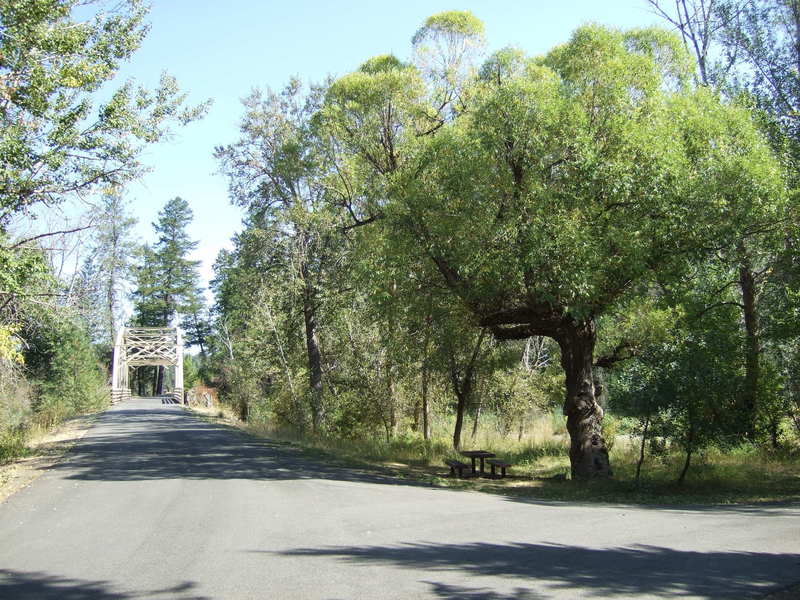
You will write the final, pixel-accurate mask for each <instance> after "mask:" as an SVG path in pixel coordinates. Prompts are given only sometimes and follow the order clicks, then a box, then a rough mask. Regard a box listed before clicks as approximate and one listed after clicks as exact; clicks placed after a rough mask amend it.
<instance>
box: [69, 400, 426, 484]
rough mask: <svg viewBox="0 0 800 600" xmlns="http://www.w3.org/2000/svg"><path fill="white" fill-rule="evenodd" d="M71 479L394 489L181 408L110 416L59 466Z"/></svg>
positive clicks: (375, 475) (385, 479) (386, 480)
mask: <svg viewBox="0 0 800 600" xmlns="http://www.w3.org/2000/svg"><path fill="white" fill-rule="evenodd" d="M56 468H57V469H60V470H62V471H63V472H64V476H65V477H67V478H68V479H81V480H102V481H141V480H151V479H252V480H289V479H331V480H339V481H357V482H364V483H383V484H393V485H427V484H423V483H419V482H405V481H403V480H401V479H399V478H397V477H393V476H391V475H390V474H388V473H386V474H382V473H380V472H379V471H373V470H370V471H361V470H359V469H354V468H348V467H342V466H337V465H333V464H326V463H324V462H321V461H317V460H313V459H311V458H309V457H308V456H307V455H306V454H304V452H303V450H301V449H299V448H297V447H294V446H291V445H288V444H284V443H280V442H274V441H270V440H262V439H256V438H253V437H251V436H248V435H246V434H244V433H241V432H238V431H236V430H233V429H231V428H227V427H222V426H218V425H213V424H209V423H206V422H204V421H202V420H200V419H198V418H197V417H195V416H193V415H191V414H188V413H186V412H184V410H183V409H182V408H180V407H169V406H160V405H159V406H157V407H151V408H146V409H143V408H130V409H125V408H119V407H116V408H114V409H112V410H110V411H108V412H106V413H105V414H103V415H102V416H101V417H100V418H99V419H98V420H97V422H96V423H95V426H94V427H93V429H92V430H90V431H89V433H88V434H87V435H86V436H85V437H84V438H83V439H82V440H81V441H80V443H78V444H76V446H75V447H74V448H73V450H72V452H71V453H70V455H69V458H68V460H66V461H64V462H62V463H60V464H59V465H57V466H56Z"/></svg>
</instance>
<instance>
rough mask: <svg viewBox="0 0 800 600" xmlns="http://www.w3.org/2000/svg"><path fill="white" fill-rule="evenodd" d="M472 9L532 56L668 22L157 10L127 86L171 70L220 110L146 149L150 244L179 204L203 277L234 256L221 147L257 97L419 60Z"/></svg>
mask: <svg viewBox="0 0 800 600" xmlns="http://www.w3.org/2000/svg"><path fill="white" fill-rule="evenodd" d="M454 9H457V10H470V11H472V12H473V13H474V14H475V15H476V16H477V17H478V18H479V19H481V20H482V21H483V22H484V24H485V26H486V37H487V40H488V50H489V51H492V50H495V49H498V48H502V47H504V46H509V45H512V46H517V47H520V48H522V49H523V50H525V51H526V52H528V53H530V54H540V53H543V52H546V51H547V50H548V49H550V48H551V47H553V46H555V45H557V44H560V43H563V42H565V41H567V39H568V38H569V36H570V33H571V32H572V31H573V30H574V29H575V28H576V27H578V26H580V25H581V24H583V23H586V22H596V23H602V24H607V25H613V26H617V27H623V28H626V27H636V26H642V25H652V24H659V20H658V19H657V17H655V15H653V14H652V12H650V11H649V10H648V7H647V3H646V1H645V0H561V1H560V2H559V1H552V0H546V1H545V0H484V1H461V2H453V1H448V2H440V1H437V0H428V1H422V0H403V1H401V2H393V3H388V2H375V1H367V0H358V1H357V0H340V1H335V2H324V1H321V0H282V1H274V0H265V1H257V0H228V1H227V2H219V1H217V0H152V10H151V12H150V19H149V20H150V22H151V27H152V28H151V31H150V34H149V35H148V37H147V38H146V39H145V41H144V43H143V45H142V47H141V48H140V50H139V51H138V52H137V53H136V54H135V55H134V57H133V59H132V61H131V62H130V63H129V64H128V65H126V67H125V68H124V69H123V71H122V72H121V73H120V79H125V78H130V77H132V78H135V79H136V81H137V82H139V83H143V84H146V85H149V86H155V84H156V83H157V81H158V78H159V75H160V73H161V72H162V71H164V70H166V71H168V72H169V73H170V74H172V75H174V76H176V78H177V79H178V82H179V83H180V85H181V87H182V88H183V89H184V90H185V91H187V92H189V97H190V99H191V101H193V102H200V101H203V100H205V99H207V98H211V99H213V100H214V105H213V106H212V108H211V110H210V112H209V114H208V116H207V117H206V118H205V119H204V120H203V121H201V122H198V123H193V124H191V125H189V126H187V127H186V128H183V129H181V130H179V131H178V132H176V136H175V138H174V139H173V140H171V141H170V142H166V143H162V144H159V145H158V146H155V147H151V148H149V149H148V150H147V152H146V154H145V156H144V161H145V163H146V164H147V165H148V166H150V167H151V168H152V172H151V173H150V174H149V175H147V176H146V177H145V178H144V179H143V180H142V181H140V182H136V183H134V184H132V185H131V186H130V187H129V189H128V193H127V198H128V200H129V201H130V203H131V206H132V209H133V211H132V212H133V213H134V215H135V216H136V217H137V218H138V219H139V225H138V234H139V237H140V239H141V240H142V241H152V239H153V232H152V227H151V223H152V222H153V221H154V220H155V219H156V216H157V213H158V210H159V209H160V208H161V206H163V205H164V203H165V202H166V201H167V200H168V199H170V198H173V197H175V196H181V197H182V198H185V199H186V200H187V201H188V202H189V203H190V205H191V206H192V209H193V211H194V215H195V220H194V223H193V225H192V227H191V228H190V231H189V233H190V235H191V236H192V238H193V239H196V240H199V241H200V247H199V248H198V251H197V252H196V254H195V256H194V258H196V259H198V260H201V261H203V266H202V274H203V277H204V279H206V280H207V279H208V278H209V277H210V276H211V273H212V271H211V265H212V264H213V262H214V259H215V257H216V255H217V253H218V252H219V250H220V249H221V248H223V247H230V238H231V236H232V235H233V234H234V233H235V232H236V231H238V230H239V229H240V228H241V217H242V215H241V212H240V211H239V209H237V208H236V207H233V206H231V204H230V202H229V201H228V197H227V182H226V181H225V179H224V178H223V177H222V176H221V175H218V174H215V172H216V170H217V164H216V162H215V161H214V159H213V157H212V153H213V149H214V147H215V146H217V145H223V144H226V143H230V142H233V141H235V140H236V138H237V128H238V121H239V119H240V116H241V114H242V110H241V104H240V99H241V98H243V97H244V96H246V95H247V94H248V93H249V91H250V90H251V89H252V88H254V87H271V88H273V89H279V88H281V87H282V86H283V85H284V84H285V83H286V82H287V81H288V80H289V78H290V77H293V76H298V77H300V78H301V79H303V80H305V81H320V80H322V79H324V78H325V77H326V76H327V75H329V74H331V75H334V76H336V75H343V74H345V73H347V72H350V71H352V70H354V69H355V68H357V67H358V65H359V64H361V63H362V62H363V61H364V60H366V59H367V58H369V57H371V56H374V55H377V54H385V53H388V52H391V53H394V54H395V55H397V56H398V57H400V58H408V57H409V55H410V47H411V44H410V39H411V36H412V35H413V34H414V32H415V31H416V30H417V28H418V27H419V26H420V25H421V24H422V22H423V21H424V20H425V18H426V17H428V16H430V15H432V14H434V13H437V12H440V11H443V10H454Z"/></svg>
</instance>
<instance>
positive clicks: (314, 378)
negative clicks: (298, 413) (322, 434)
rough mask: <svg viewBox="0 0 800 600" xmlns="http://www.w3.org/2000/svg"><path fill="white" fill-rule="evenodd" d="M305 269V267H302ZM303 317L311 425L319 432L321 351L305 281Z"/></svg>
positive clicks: (309, 288)
mask: <svg viewBox="0 0 800 600" xmlns="http://www.w3.org/2000/svg"><path fill="white" fill-rule="evenodd" d="M303 270H304V271H305V269H303ZM303 317H304V319H305V326H306V351H307V353H308V378H309V386H310V389H311V427H312V430H313V431H314V433H319V431H320V429H321V428H322V423H323V420H324V411H323V403H322V400H323V399H322V353H321V352H320V349H319V338H318V337H317V317H316V310H315V306H314V289H313V287H312V286H311V285H310V284H309V283H306V289H305V292H304V294H303Z"/></svg>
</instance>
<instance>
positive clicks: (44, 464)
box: [0, 411, 102, 503]
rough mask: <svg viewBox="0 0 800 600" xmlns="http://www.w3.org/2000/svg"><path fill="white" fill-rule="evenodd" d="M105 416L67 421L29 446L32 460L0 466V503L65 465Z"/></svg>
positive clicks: (96, 415) (91, 415)
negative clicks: (68, 456)
mask: <svg viewBox="0 0 800 600" xmlns="http://www.w3.org/2000/svg"><path fill="white" fill-rule="evenodd" d="M101 414H102V411H101V412H97V413H93V414H90V415H80V416H77V417H73V418H71V419H67V420H66V421H64V422H63V423H61V424H60V425H58V426H57V427H55V428H53V429H51V430H50V431H48V432H46V433H44V434H42V435H40V436H37V437H36V438H35V439H34V440H32V441H31V442H30V444H29V448H30V449H31V454H30V456H26V457H24V458H20V459H17V460H14V461H12V462H10V463H8V464H5V465H0V503H3V502H5V501H6V500H7V499H8V498H10V497H11V496H12V495H14V494H15V493H16V492H18V491H19V490H21V489H23V488H25V487H27V486H29V485H30V484H31V483H33V482H34V481H36V479H38V478H39V477H40V476H41V475H43V474H44V473H45V471H47V469H49V468H51V467H52V466H54V465H56V464H58V463H59V462H61V460H63V459H64V457H65V456H66V455H67V453H68V452H69V451H70V450H71V449H72V447H73V446H74V445H75V444H76V443H77V442H78V441H79V440H80V439H81V438H83V436H84V435H86V432H87V431H89V429H91V427H92V425H93V424H94V422H95V421H96V420H97V417H98V416H99V415H101Z"/></svg>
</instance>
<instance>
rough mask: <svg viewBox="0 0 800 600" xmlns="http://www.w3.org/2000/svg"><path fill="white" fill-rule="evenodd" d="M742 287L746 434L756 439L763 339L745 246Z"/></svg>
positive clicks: (744, 430) (740, 269)
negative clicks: (761, 337)
mask: <svg viewBox="0 0 800 600" xmlns="http://www.w3.org/2000/svg"><path fill="white" fill-rule="evenodd" d="M739 260H740V262H739V265H740V266H739V287H740V289H741V292H742V314H743V317H744V331H745V373H744V390H743V393H742V413H743V414H742V417H743V420H744V422H743V428H742V430H743V433H744V434H745V435H746V436H747V437H748V438H750V439H753V437H754V435H755V429H756V412H757V410H758V388H759V383H760V381H759V380H760V378H761V364H760V355H761V339H760V331H759V323H758V309H757V307H756V302H757V299H756V296H757V292H756V282H755V277H754V276H753V271H752V266H751V264H750V258H749V256H747V253H746V251H745V250H744V248H743V247H740V256H739Z"/></svg>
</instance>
